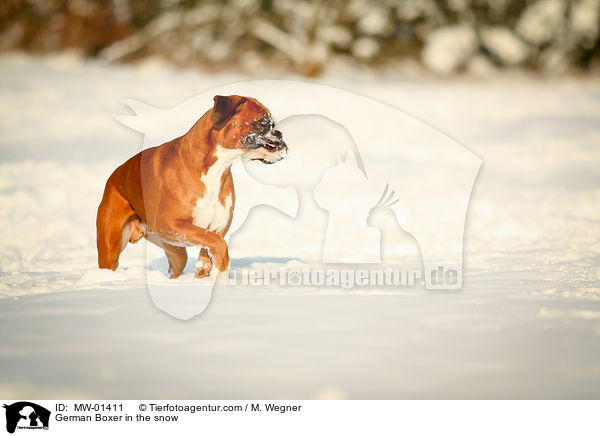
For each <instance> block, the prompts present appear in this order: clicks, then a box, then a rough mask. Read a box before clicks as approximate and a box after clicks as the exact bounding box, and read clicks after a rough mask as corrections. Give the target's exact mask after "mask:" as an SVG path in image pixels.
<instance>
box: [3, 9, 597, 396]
mask: <svg viewBox="0 0 600 436" xmlns="http://www.w3.org/2000/svg"><path fill="white" fill-rule="evenodd" d="M0 34H1V36H0V41H1V42H0V45H1V47H2V50H3V52H2V53H0V132H2V134H1V135H0V204H1V205H2V206H1V207H0V228H1V229H2V230H1V231H0V330H1V331H2V336H1V339H0V369H1V371H0V397H4V398H13V399H22V398H68V397H77V398H157V397H158V398H176V397H184V398H231V397H237V398H240V397H241V398H273V397H274V398H598V397H600V272H599V270H598V265H599V264H600V177H599V172H598V165H599V164H600V148H599V147H598V145H599V144H600V79H599V78H598V74H597V72H598V67H597V62H598V1H594V0H581V1H561V0H539V1H529V2H517V1H509V0H504V1H503V0H498V1H492V0H489V1H486V0H481V1H472V2H466V1H459V0H454V1H447V2H433V1H426V0H425V1H408V0H406V1H398V2H372V3H367V2H363V1H355V2H349V3H343V2H323V3H318V2H314V3H309V2H289V1H277V2H275V1H273V2H267V1H265V2H253V1H236V2H227V3H226V2H202V3H199V4H196V3H193V2H187V1H182V2H177V1H170V2H166V1H164V2H159V1H155V2H152V1H149V2H141V1H137V0H131V1H127V0H114V1H111V2H108V1H106V2H103V1H99V2H88V1H81V0H79V1H60V2H59V1H56V2H53V1H48V2H44V1H29V2H25V1H4V2H2V3H0ZM306 76H315V77H310V78H307V77H306ZM273 77H281V78H290V79H295V80H310V81H315V82H316V83H321V84H325V85H330V86H334V87H337V88H341V89H345V90H349V91H353V92H356V93H359V94H362V95H365V96H368V97H371V98H374V99H376V100H379V101H381V102H383V103H386V104H390V105H392V106H394V107H396V108H398V109H400V110H403V111H405V112H407V113H408V114H411V115H414V116H416V117H418V118H419V119H421V120H423V121H425V122H427V123H428V124H430V125H431V126H433V127H435V128H437V129H439V130H441V131H442V132H444V133H446V134H448V135H450V136H451V137H453V138H454V139H456V140H457V141H458V142H460V143H461V144H463V145H464V146H466V147H467V148H468V149H469V150H471V151H472V152H473V153H475V154H476V155H477V156H479V157H481V158H482V159H483V161H484V163H483V166H482V168H481V171H480V173H479V176H478V180H477V182H476V184H475V188H474V192H473V195H472V197H471V203H470V207H469V212H468V216H467V225H466V229H465V253H464V268H465V271H464V272H465V278H464V286H463V289H462V290H461V291H459V292H440V291H437V292H431V291H425V290H423V289H421V288H411V289H406V288H403V289H385V288H377V289H355V290H341V289H331V288H329V289H319V288H311V287H307V288H301V289H295V288H277V287H272V288H269V289H259V288H252V289H240V288H235V289H233V288H227V287H224V288H219V289H218V290H217V291H216V292H215V294H214V295H213V300H212V302H211V305H210V306H209V308H208V309H207V311H206V312H205V313H203V314H202V315H201V316H200V317H198V318H196V319H193V320H191V321H189V322H181V321H179V320H176V319H173V318H171V317H168V316H167V315H165V314H164V313H162V312H160V311H159V310H158V309H156V308H155V307H154V306H153V305H152V302H151V301H150V299H149V297H148V292H147V289H146V281H145V259H144V254H145V248H144V246H143V243H139V244H137V245H130V246H128V247H127V249H126V251H125V252H124V253H123V256H122V262H121V267H120V268H119V270H118V271H116V272H107V273H106V274H105V272H101V271H99V270H98V269H97V267H96V250H95V214H96V208H97V205H98V202H99V200H100V197H101V195H102V190H103V186H104V183H105V181H106V178H107V177H108V176H109V174H110V173H111V172H112V170H113V169H114V168H115V167H116V166H117V165H119V164H120V163H122V162H123V161H124V160H125V159H127V158H128V157H130V156H132V155H133V154H135V153H137V152H139V151H140V150H141V147H142V138H141V137H140V135H139V134H137V133H136V132H134V131H132V130H130V129H127V128H126V127H124V126H123V125H121V124H119V123H118V122H117V121H116V120H115V119H113V118H112V114H115V113H121V114H128V113H129V111H128V109H126V108H125V107H124V106H123V105H121V104H120V103H119V101H120V100H121V99H123V98H133V99H138V100H141V101H144V102H146V103H148V104H151V105H154V106H157V107H163V108H168V107H171V106H174V105H176V104H178V103H180V102H182V101H184V100H186V99H188V98H191V97H193V96H195V95H197V94H199V93H201V92H203V91H206V90H207V89H211V88H213V87H216V86H221V85H224V84H230V83H235V82H237V81H242V80H248V79H252V78H269V79H272V78H273ZM205 109H208V108H204V109H203V111H204V110H205ZM203 111H202V112H203ZM200 115H201V113H199V114H198V116H200ZM334 137H335V136H334V135H333V134H332V135H324V136H323V143H324V144H325V143H328V141H331V140H333V138H334ZM393 157H394V154H393V150H390V157H389V158H390V159H393ZM277 240H278V241H279V240H281V241H282V245H285V244H286V243H287V242H285V238H284V235H278V239H277ZM288 242H289V241H288ZM291 245H293V244H291ZM246 248H248V247H246ZM269 261H270V260H269V259H262V260H261V259H248V258H246V257H241V256H236V254H234V253H232V267H233V268H238V267H244V266H248V265H249V264H250V263H251V262H252V263H253V264H256V265H257V266H258V267H261V263H262V264H263V265H262V266H265V265H269ZM187 274H188V275H191V274H193V272H191V271H187Z"/></svg>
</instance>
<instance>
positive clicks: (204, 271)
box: [196, 248, 212, 279]
mask: <svg viewBox="0 0 600 436" xmlns="http://www.w3.org/2000/svg"><path fill="white" fill-rule="evenodd" d="M211 269H212V259H211V258H210V254H209V253H208V249H206V248H201V249H200V255H199V256H198V262H197V263H196V277H198V278H200V279H201V278H203V277H208V276H209V275H210V270H211Z"/></svg>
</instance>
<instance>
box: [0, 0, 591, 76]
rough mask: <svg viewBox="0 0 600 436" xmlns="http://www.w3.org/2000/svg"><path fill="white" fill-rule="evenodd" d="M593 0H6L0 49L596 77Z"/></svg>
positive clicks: (254, 66)
mask: <svg viewBox="0 0 600 436" xmlns="http://www.w3.org/2000/svg"><path fill="white" fill-rule="evenodd" d="M599 25H600V0H437V1H436V0H378V1H368V0H351V1H343V0H329V1H326V0H316V1H303V0H204V1H197V0H96V1H92V0H8V1H4V2H2V4H1V5H0V49H2V50H9V49H25V50H29V51H32V52H36V53H47V52H54V51H58V50H63V49H65V48H72V49H77V50H79V51H80V52H81V53H83V54H84V55H86V56H91V57H97V58H100V59H104V60H107V61H110V62H121V61H131V60H136V59H141V58H144V57H148V56H152V55H158V56H160V57H162V58H165V59H168V60H169V61H171V62H173V63H175V64H177V65H179V66H196V67H202V68H203V69H211V70H215V69H221V70H222V69H235V70H236V71H239V72H242V73H246V74H249V73H250V74H255V73H261V72H264V71H265V70H272V69H280V70H288V71H289V70H291V71H295V72H299V73H301V74H304V75H308V76H315V75H319V74H320V73H322V72H323V70H324V69H326V68H327V67H328V66H329V65H331V64H334V63H336V62H346V63H351V64H359V65H366V66H370V67H378V66H384V65H390V64H395V63H399V62H400V63H404V64H408V65H411V64H415V65H421V64H422V65H424V66H425V67H426V68H427V69H428V70H430V71H432V72H434V73H437V74H442V75H447V74H452V73H454V72H459V71H464V70H467V71H472V72H475V73H477V74H488V73H489V72H490V71H493V70H494V69H496V68H515V67H523V68H527V69H533V70H537V71H542V72H544V73H548V74H564V73H566V72H572V71H590V70H597V69H598V61H599V59H600V50H599V48H598V37H599Z"/></svg>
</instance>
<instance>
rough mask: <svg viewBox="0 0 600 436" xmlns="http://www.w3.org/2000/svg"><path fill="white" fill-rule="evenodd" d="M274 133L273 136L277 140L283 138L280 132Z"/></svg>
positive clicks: (275, 131)
mask: <svg viewBox="0 0 600 436" xmlns="http://www.w3.org/2000/svg"><path fill="white" fill-rule="evenodd" d="M272 133H273V136H275V137H276V138H277V139H281V138H283V134H282V133H281V132H280V131H279V130H273V132H272Z"/></svg>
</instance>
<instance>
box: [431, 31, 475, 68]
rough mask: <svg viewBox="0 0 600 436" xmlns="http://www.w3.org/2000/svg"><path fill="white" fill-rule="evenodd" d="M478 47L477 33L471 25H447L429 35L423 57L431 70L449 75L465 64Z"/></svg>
mask: <svg viewBox="0 0 600 436" xmlns="http://www.w3.org/2000/svg"><path fill="white" fill-rule="evenodd" d="M477 48H478V42H477V35H476V34H475V31H474V30H473V28H472V27H471V26H468V25H465V24H459V25H453V26H445V27H440V28H438V29H436V30H434V31H432V32H431V33H430V34H429V35H427V40H426V41H425V47H424V49H423V52H422V55H421V57H422V59H423V63H424V64H425V66H427V68H429V69H430V70H431V71H434V72H436V73H438V74H442V75H447V74H450V73H453V72H454V71H456V70H457V69H458V68H460V67H461V66H462V65H464V63H465V62H467V61H468V60H469V59H470V58H471V57H472V56H473V55H474V54H475V51H476V50H477Z"/></svg>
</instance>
